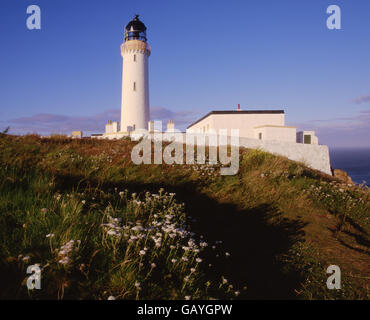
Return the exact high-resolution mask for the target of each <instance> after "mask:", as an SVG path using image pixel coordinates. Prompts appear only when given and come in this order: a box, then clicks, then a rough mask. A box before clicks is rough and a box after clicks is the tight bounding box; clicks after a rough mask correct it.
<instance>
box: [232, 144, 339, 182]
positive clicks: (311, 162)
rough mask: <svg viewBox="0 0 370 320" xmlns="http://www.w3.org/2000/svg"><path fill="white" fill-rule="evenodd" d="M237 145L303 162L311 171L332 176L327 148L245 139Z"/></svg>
mask: <svg viewBox="0 0 370 320" xmlns="http://www.w3.org/2000/svg"><path fill="white" fill-rule="evenodd" d="M239 145H240V146H241V147H245V148H252V149H262V150H264V151H267V152H270V153H275V154H278V155H282V156H285V157H287V158H288V159H290V160H294V161H301V162H304V163H305V164H306V165H307V166H309V167H311V168H313V169H316V170H319V171H322V172H324V173H327V174H330V175H331V174H332V173H331V169H330V157H329V148H328V146H324V145H314V144H303V143H294V142H280V141H267V140H265V141H264V140H257V139H247V138H240V139H239Z"/></svg>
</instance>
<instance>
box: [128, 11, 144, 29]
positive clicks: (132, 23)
mask: <svg viewBox="0 0 370 320" xmlns="http://www.w3.org/2000/svg"><path fill="white" fill-rule="evenodd" d="M131 28H132V29H131ZM126 30H127V31H140V32H142V31H145V30H146V26H145V24H144V23H142V22H141V21H140V20H139V15H138V14H137V15H135V17H134V19H132V20H131V21H130V22H129V23H128V24H127V26H126Z"/></svg>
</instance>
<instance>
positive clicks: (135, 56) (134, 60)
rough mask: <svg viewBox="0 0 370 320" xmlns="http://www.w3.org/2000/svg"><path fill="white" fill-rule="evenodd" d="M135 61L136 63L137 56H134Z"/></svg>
mask: <svg viewBox="0 0 370 320" xmlns="http://www.w3.org/2000/svg"><path fill="white" fill-rule="evenodd" d="M134 61H135V62H136V54H134Z"/></svg>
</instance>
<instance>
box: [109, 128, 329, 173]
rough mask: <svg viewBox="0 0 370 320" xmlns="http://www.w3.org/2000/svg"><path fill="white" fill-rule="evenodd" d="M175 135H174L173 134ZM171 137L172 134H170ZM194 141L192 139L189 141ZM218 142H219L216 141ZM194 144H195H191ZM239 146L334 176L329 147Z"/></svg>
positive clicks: (246, 142)
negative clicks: (297, 162) (295, 162)
mask: <svg viewBox="0 0 370 320" xmlns="http://www.w3.org/2000/svg"><path fill="white" fill-rule="evenodd" d="M172 135H173V134H172ZM176 135H177V138H178V139H180V142H181V143H185V141H186V135H188V136H189V137H188V138H191V136H194V137H193V138H194V142H195V143H196V136H197V135H195V134H191V133H188V134H186V133H180V132H178V133H176ZM123 136H127V134H119V133H118V134H110V135H105V136H104V137H103V139H104V138H105V139H107V138H108V139H114V138H116V139H119V138H122V137H123ZM141 136H142V134H138V135H131V139H132V140H136V139H139V138H140V137H141ZM170 136H171V134H170ZM205 136H206V145H209V143H208V135H207V134H205ZM163 140H164V141H166V140H168V138H166V134H163ZM169 140H171V138H169ZM189 140H192V139H189ZM231 140H232V139H230V137H228V139H225V143H226V141H227V144H230V143H231ZM216 141H217V140H216ZM225 143H224V144H225ZM190 144H193V143H190ZM239 146H240V147H244V148H250V149H261V150H264V151H266V152H270V153H273V154H277V155H281V156H285V157H287V158H288V159H290V160H294V161H300V162H303V163H305V164H306V165H307V166H309V167H311V168H312V169H316V170H319V171H321V172H324V173H326V174H329V175H332V172H331V168H330V157H329V148H328V146H324V145H314V144H303V143H295V142H284V141H273V140H258V139H250V138H242V137H240V138H239Z"/></svg>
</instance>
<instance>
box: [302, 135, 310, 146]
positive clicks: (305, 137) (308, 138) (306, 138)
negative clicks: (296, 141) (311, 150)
mask: <svg viewBox="0 0 370 320" xmlns="http://www.w3.org/2000/svg"><path fill="white" fill-rule="evenodd" d="M303 142H304V143H305V144H311V135H309V134H305V135H304V136H303Z"/></svg>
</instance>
